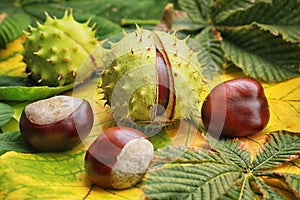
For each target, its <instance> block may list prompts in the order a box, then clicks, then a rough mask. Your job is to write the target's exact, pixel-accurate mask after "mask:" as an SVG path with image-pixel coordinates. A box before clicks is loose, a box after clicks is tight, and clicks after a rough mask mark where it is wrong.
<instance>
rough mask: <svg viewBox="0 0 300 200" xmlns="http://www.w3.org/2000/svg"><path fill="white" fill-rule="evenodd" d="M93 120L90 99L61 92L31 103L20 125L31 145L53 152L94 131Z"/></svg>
mask: <svg viewBox="0 0 300 200" xmlns="http://www.w3.org/2000/svg"><path fill="white" fill-rule="evenodd" d="M93 123H94V115H93V111H92V108H91V106H90V104H89V102H88V101H86V100H84V99H81V98H75V97H70V96H65V95H59V96H54V97H51V98H48V99H43V100H39V101H36V102H34V103H31V104H28V105H27V106H26V107H25V108H24V109H23V112H22V114H21V118H20V123H19V127H20V132H21V135H22V136H23V138H24V140H25V141H26V142H27V143H28V144H29V145H30V146H32V147H33V148H34V149H36V150H37V151H40V152H49V151H63V150H67V149H70V148H72V147H74V146H76V145H78V144H79V143H80V142H81V140H83V139H84V138H85V137H86V136H87V135H88V134H89V133H90V131H91V129H92V127H93Z"/></svg>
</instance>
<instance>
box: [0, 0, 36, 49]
mask: <svg viewBox="0 0 300 200" xmlns="http://www.w3.org/2000/svg"><path fill="white" fill-rule="evenodd" d="M30 23H31V20H30V18H29V17H28V16H27V14H26V13H25V12H23V11H22V10H21V9H20V8H17V7H14V6H12V5H11V3H10V2H9V1H6V0H4V1H1V8H0V49H4V48H5V47H6V44H8V43H9V42H12V41H13V40H15V39H17V38H18V37H20V36H21V35H23V30H24V29H26V28H27V25H28V24H30Z"/></svg>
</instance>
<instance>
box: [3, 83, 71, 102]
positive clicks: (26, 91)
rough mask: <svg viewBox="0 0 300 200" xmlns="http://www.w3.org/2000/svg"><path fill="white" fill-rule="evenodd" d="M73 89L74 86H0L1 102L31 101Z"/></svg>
mask: <svg viewBox="0 0 300 200" xmlns="http://www.w3.org/2000/svg"><path fill="white" fill-rule="evenodd" d="M73 87H74V84H69V85H66V86H57V87H47V86H32V87H27V86H0V100H1V101H27V100H28V101H32V100H38V99H43V98H47V97H51V96H54V95H56V94H60V93H62V92H65V91H68V90H70V89H72V88H73Z"/></svg>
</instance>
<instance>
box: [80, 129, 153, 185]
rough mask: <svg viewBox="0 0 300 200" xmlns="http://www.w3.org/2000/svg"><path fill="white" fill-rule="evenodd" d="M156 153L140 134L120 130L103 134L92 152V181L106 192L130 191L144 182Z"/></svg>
mask: <svg viewBox="0 0 300 200" xmlns="http://www.w3.org/2000/svg"><path fill="white" fill-rule="evenodd" d="M153 154H154V150H153V146H152V144H151V142H150V141H149V140H148V138H147V137H146V136H145V135H144V134H143V133H142V132H140V131H138V130H136V129H133V128H128V127H122V126H116V127H113V128H110V129H108V130H107V131H105V132H104V133H103V134H101V135H100V136H99V137H98V138H97V139H96V140H95V141H94V142H93V143H92V144H91V146H90V147H89V148H88V150H87V152H86V155H85V170H86V173H87V176H88V179H89V180H90V181H91V182H92V183H94V184H96V185H97V186H100V187H103V188H111V189H126V188H130V187H132V186H134V185H136V184H137V183H138V182H140V181H141V179H142V177H143V174H144V173H145V171H146V170H147V168H148V167H149V164H150V162H151V160H152V158H153Z"/></svg>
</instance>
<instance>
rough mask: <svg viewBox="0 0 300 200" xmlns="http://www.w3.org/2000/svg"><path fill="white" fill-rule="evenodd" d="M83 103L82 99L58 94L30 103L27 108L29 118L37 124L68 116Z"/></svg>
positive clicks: (48, 122)
mask: <svg viewBox="0 0 300 200" xmlns="http://www.w3.org/2000/svg"><path fill="white" fill-rule="evenodd" d="M81 103H82V99H79V98H73V97H69V96H63V97H61V96H56V97H53V98H50V99H45V100H40V101H38V102H35V103H32V104H29V105H28V106H26V108H25V113H26V116H27V118H28V119H29V120H30V121H31V122H32V123H35V124H38V125H46V124H50V123H53V122H57V121H59V120H61V119H64V118H66V117H67V116H68V115H69V114H70V113H72V112H74V111H75V110H76V109H77V108H78V107H79V106H80V104H81Z"/></svg>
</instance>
